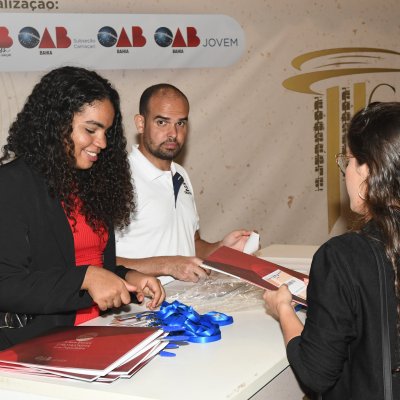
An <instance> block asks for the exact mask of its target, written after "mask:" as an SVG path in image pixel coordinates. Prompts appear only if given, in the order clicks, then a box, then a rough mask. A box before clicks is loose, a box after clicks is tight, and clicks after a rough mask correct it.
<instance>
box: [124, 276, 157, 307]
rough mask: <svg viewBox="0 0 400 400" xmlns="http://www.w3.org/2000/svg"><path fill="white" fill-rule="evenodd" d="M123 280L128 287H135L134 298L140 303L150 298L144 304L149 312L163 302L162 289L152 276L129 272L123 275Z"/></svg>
mask: <svg viewBox="0 0 400 400" xmlns="http://www.w3.org/2000/svg"><path fill="white" fill-rule="evenodd" d="M125 280H126V282H127V283H128V284H129V285H133V286H134V287H135V291H136V297H137V299H138V301H139V302H142V301H143V300H144V298H145V297H150V298H151V300H150V301H149V302H148V303H147V304H146V306H147V307H148V308H149V309H150V310H153V309H155V308H157V307H158V306H159V305H160V304H161V303H162V302H163V301H164V299H165V291H164V288H163V286H162V285H161V282H160V281H159V280H158V279H157V278H155V277H154V276H149V275H145V274H142V273H141V272H138V271H133V270H131V271H129V272H128V273H127V274H126V275H125Z"/></svg>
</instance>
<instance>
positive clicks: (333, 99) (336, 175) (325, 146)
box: [283, 47, 400, 232]
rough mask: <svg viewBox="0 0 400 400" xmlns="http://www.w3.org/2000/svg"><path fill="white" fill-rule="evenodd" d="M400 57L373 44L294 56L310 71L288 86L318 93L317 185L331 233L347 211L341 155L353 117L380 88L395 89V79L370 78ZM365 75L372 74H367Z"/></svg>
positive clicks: (295, 61)
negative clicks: (372, 80)
mask: <svg viewBox="0 0 400 400" xmlns="http://www.w3.org/2000/svg"><path fill="white" fill-rule="evenodd" d="M399 56H400V53H398V52H396V51H392V50H386V49H378V48H368V47H345V48H334V49H325V50H318V51H313V52H310V53H305V54H302V55H300V56H298V57H296V58H294V59H293V60H292V66H293V67H294V68H296V69H297V70H299V71H304V72H301V73H299V74H297V75H295V76H292V77H290V78H288V79H286V80H285V81H284V82H283V86H284V87H285V88H286V89H289V90H292V91H295V92H299V93H305V94H309V95H312V96H313V104H314V107H313V108H314V110H313V112H314V115H313V117H314V118H313V119H314V127H313V133H314V167H315V185H314V187H315V190H317V191H323V190H326V193H327V204H328V231H329V232H330V231H331V230H332V228H333V226H334V225H335V223H336V221H337V220H338V219H339V217H340V214H341V208H340V186H341V185H340V179H341V177H340V171H339V169H338V168H337V166H336V163H335V154H337V153H340V152H343V151H345V149H344V146H345V143H344V140H343V139H344V136H345V135H346V133H347V130H348V125H349V122H350V119H351V116H352V115H353V114H354V113H355V112H357V111H358V110H360V109H361V108H363V107H365V106H366V105H367V104H369V103H370V102H372V101H376V100H380V99H379V98H375V96H376V95H377V89H378V88H380V87H382V86H385V87H386V88H388V89H389V90H390V91H392V92H395V87H394V85H393V84H391V83H390V82H389V83H388V82H387V81H382V82H380V83H377V84H374V85H372V86H371V84H367V79H368V78H370V77H371V74H372V75H373V76H374V78H377V77H379V78H380V76H384V75H377V74H382V73H388V72H392V73H393V72H400V68H393V67H392V66H393V65H396V64H397V65H398V64H399ZM389 65H390V67H388V66H389ZM361 74H364V75H365V74H366V76H365V77H364V79H363V77H360V76H359V75H361ZM355 76H357V79H355ZM321 82H323V83H322V84H321ZM349 82H350V83H349ZM312 86H313V87H314V86H318V89H314V88H312ZM320 87H322V88H321V89H320ZM325 169H326V171H325ZM325 177H326V178H325ZM325 179H326V181H325Z"/></svg>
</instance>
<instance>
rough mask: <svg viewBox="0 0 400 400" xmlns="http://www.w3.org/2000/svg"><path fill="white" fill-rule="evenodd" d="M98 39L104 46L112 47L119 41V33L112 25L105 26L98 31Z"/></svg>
mask: <svg viewBox="0 0 400 400" xmlns="http://www.w3.org/2000/svg"><path fill="white" fill-rule="evenodd" d="M97 40H98V41H99V43H100V44H101V45H102V46H104V47H112V46H114V45H115V43H117V40H118V35H117V32H116V31H115V29H114V28H111V26H104V27H103V28H101V29H100V30H99V32H98V33H97Z"/></svg>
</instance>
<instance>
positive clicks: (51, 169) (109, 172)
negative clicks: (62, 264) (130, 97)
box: [0, 66, 134, 232]
mask: <svg viewBox="0 0 400 400" xmlns="http://www.w3.org/2000/svg"><path fill="white" fill-rule="evenodd" d="M106 99H108V100H109V101H110V102H111V103H112V105H113V107H114V112H115V116H114V121H113V124H112V126H111V127H110V129H109V130H108V131H107V147H106V149H104V150H103V151H101V153H100V154H99V158H98V160H97V162H96V163H94V165H93V166H92V167H91V168H89V169H87V170H79V169H77V168H75V157H74V143H73V141H72V139H71V133H72V121H73V118H74V115H75V114H76V113H79V112H80V111H82V109H83V108H84V107H85V106H86V105H90V104H93V103H94V102H96V101H102V100H106ZM66 149H68V150H66ZM18 157H21V158H23V159H24V160H25V161H26V162H27V163H28V164H29V165H30V166H31V167H32V168H34V169H35V170H37V171H39V172H40V173H41V174H42V175H43V176H44V178H45V180H46V183H47V186H48V189H49V193H50V195H51V196H55V197H57V198H58V199H59V200H60V201H61V202H62V203H63V205H64V209H65V211H66V213H67V215H68V217H71V218H73V212H74V209H75V205H76V200H77V198H79V199H80V201H81V203H82V210H81V212H82V213H83V214H84V216H85V218H86V221H87V223H88V224H89V225H90V226H91V227H92V228H93V229H94V230H95V231H97V232H99V231H101V230H102V229H104V228H106V226H107V225H110V224H112V225H114V226H116V227H118V228H122V227H124V226H127V225H128V224H129V219H130V215H131V212H132V211H133V209H134V202H133V198H134V195H133V187H132V183H131V176H130V170H129V164H128V159H127V151H126V139H125V137H124V134H123V127H122V117H121V110H120V100H119V95H118V93H117V91H116V90H115V89H114V88H113V87H112V86H111V84H110V83H109V82H108V81H107V80H106V79H104V78H102V77H101V76H100V75H98V74H97V73H96V72H94V71H88V70H86V69H84V68H77V67H70V66H68V67H62V68H58V69H55V70H52V71H50V72H49V73H47V74H46V75H44V76H43V77H42V79H41V80H40V81H39V83H37V84H36V86H35V87H34V88H33V91H32V93H31V94H30V96H29V97H28V99H27V101H26V103H25V105H24V107H23V109H22V111H21V112H19V114H18V115H17V118H16V120H15V121H14V122H13V123H12V125H11V127H10V130H9V136H8V138H7V144H6V145H5V146H4V148H3V155H2V157H1V158H0V164H3V163H4V162H5V161H7V160H9V159H11V158H18Z"/></svg>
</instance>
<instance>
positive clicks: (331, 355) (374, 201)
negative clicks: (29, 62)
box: [264, 102, 400, 400]
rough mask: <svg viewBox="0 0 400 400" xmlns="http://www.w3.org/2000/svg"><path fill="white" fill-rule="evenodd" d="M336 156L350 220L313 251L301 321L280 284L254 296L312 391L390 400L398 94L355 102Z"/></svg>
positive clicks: (397, 285) (396, 315) (397, 336)
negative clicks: (353, 226)
mask: <svg viewBox="0 0 400 400" xmlns="http://www.w3.org/2000/svg"><path fill="white" fill-rule="evenodd" d="M336 157H337V158H336V160H337V163H338V166H339V167H340V169H341V171H342V173H343V174H344V175H345V180H346V188H347V192H348V194H349V197H350V207H351V209H352V211H354V212H355V213H357V214H358V215H359V217H360V218H359V219H360V223H361V227H360V229H359V230H354V231H353V232H349V233H345V234H343V235H340V236H337V237H334V238H332V239H330V240H329V241H328V242H326V243H325V244H324V245H322V246H321V248H320V249H319V250H318V251H317V253H316V254H315V255H314V258H313V261H312V265H311V271H310V280H309V284H308V289H307V302H308V309H307V319H306V322H305V325H304V327H303V324H302V323H301V322H300V320H299V319H298V318H297V316H296V314H295V312H294V310H293V307H292V305H291V300H292V296H291V294H290V292H289V290H288V288H287V286H285V285H284V286H281V287H280V288H279V290H277V291H275V292H266V293H265V294H264V299H265V301H266V304H267V306H268V307H269V310H270V312H271V314H273V315H274V316H275V317H276V318H278V319H279V321H280V324H281V327H282V331H283V335H284V339H285V343H286V345H287V356H288V360H289V362H290V364H291V366H292V367H293V369H294V371H295V372H296V374H297V375H298V377H299V378H300V380H301V381H302V382H303V383H304V384H305V386H306V387H308V388H310V389H311V390H313V391H314V392H317V393H319V397H318V398H323V399H338V400H339V399H340V400H343V399H353V400H356V399H360V400H361V399H362V400H368V399H371V400H376V399H382V400H383V399H385V400H386V399H399V398H400V354H399V340H400V103H398V102H392V103H372V104H370V105H369V106H368V107H366V108H365V109H363V110H361V111H359V112H358V113H357V114H356V115H355V116H354V117H353V119H352V121H351V123H350V126H349V131H348V133H347V152H346V154H338V155H337V156H336ZM385 308H386V310H385Z"/></svg>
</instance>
